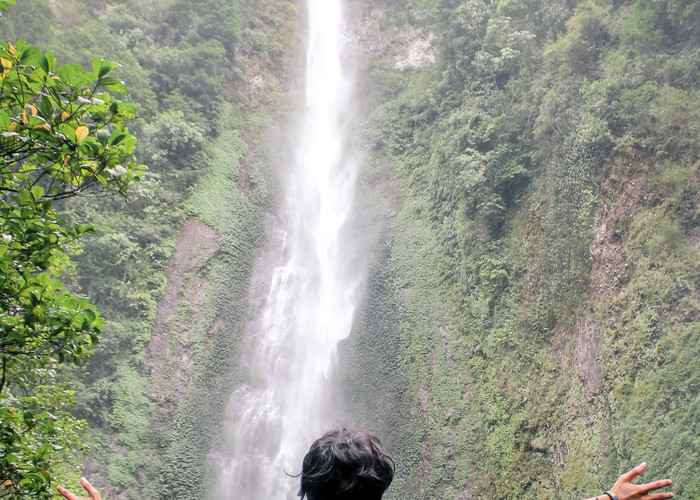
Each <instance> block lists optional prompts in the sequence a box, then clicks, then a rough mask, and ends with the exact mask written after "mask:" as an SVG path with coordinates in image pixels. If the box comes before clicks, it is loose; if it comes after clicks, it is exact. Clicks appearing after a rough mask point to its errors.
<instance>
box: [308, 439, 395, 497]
mask: <svg viewBox="0 0 700 500" xmlns="http://www.w3.org/2000/svg"><path fill="white" fill-rule="evenodd" d="M393 478H394V462H393V461H392V460H391V458H390V457H389V456H388V455H387V454H386V453H385V451H384V448H383V446H382V443H381V442H380V441H379V439H378V438H377V437H376V436H374V435H372V434H370V433H369V432H367V431H362V430H348V429H335V430H332V431H329V432H327V433H325V434H324V435H323V436H321V437H320V438H318V439H317V440H316V441H314V443H313V444H312V445H311V448H310V449H309V452H308V453H307V454H306V456H305V457H304V463H303V466H302V471H301V489H300V490H299V496H300V497H301V498H302V500H303V499H304V498H306V499H308V500H380V499H381V497H382V495H383V494H384V492H385V491H386V489H387V488H388V487H389V485H390V484H391V480H392V479H393Z"/></svg>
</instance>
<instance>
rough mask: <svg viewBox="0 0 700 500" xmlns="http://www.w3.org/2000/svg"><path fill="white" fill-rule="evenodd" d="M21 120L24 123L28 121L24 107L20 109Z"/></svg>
mask: <svg viewBox="0 0 700 500" xmlns="http://www.w3.org/2000/svg"><path fill="white" fill-rule="evenodd" d="M22 121H23V122H24V123H27V122H28V121H29V120H27V110H26V109H23V110H22Z"/></svg>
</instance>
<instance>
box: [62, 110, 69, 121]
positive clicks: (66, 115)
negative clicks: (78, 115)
mask: <svg viewBox="0 0 700 500" xmlns="http://www.w3.org/2000/svg"><path fill="white" fill-rule="evenodd" d="M68 118H70V113H69V112H68V111H63V112H62V113H61V120H63V121H66V120H67V119H68Z"/></svg>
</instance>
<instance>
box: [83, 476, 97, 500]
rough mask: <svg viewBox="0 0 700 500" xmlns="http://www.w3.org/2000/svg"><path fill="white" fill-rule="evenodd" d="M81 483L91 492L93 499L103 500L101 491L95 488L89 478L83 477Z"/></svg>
mask: <svg viewBox="0 0 700 500" xmlns="http://www.w3.org/2000/svg"><path fill="white" fill-rule="evenodd" d="M80 484H82V485H83V488H85V490H86V491H87V492H88V493H89V494H90V498H92V500H102V497H100V492H99V491H97V490H96V489H95V488H93V487H92V485H91V484H90V483H89V482H88V480H87V479H85V478H84V477H83V478H81V479H80Z"/></svg>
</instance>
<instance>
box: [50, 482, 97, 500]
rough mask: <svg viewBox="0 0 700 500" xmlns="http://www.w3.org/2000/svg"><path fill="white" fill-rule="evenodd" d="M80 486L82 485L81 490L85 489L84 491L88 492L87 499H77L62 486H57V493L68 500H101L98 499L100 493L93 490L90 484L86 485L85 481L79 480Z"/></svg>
mask: <svg viewBox="0 0 700 500" xmlns="http://www.w3.org/2000/svg"><path fill="white" fill-rule="evenodd" d="M80 484H82V485H83V488H85V491H87V492H88V494H89V495H90V496H89V497H87V498H81V497H77V496H75V495H74V494H73V493H71V492H69V491H68V490H66V489H65V488H64V487H63V486H59V487H58V488H57V489H58V492H59V493H60V494H61V495H63V496H64V497H66V498H67V499H68V500H102V497H100V492H99V491H97V490H96V489H95V488H93V487H92V485H91V484H90V483H88V480H87V479H85V478H82V479H81V480H80Z"/></svg>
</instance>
